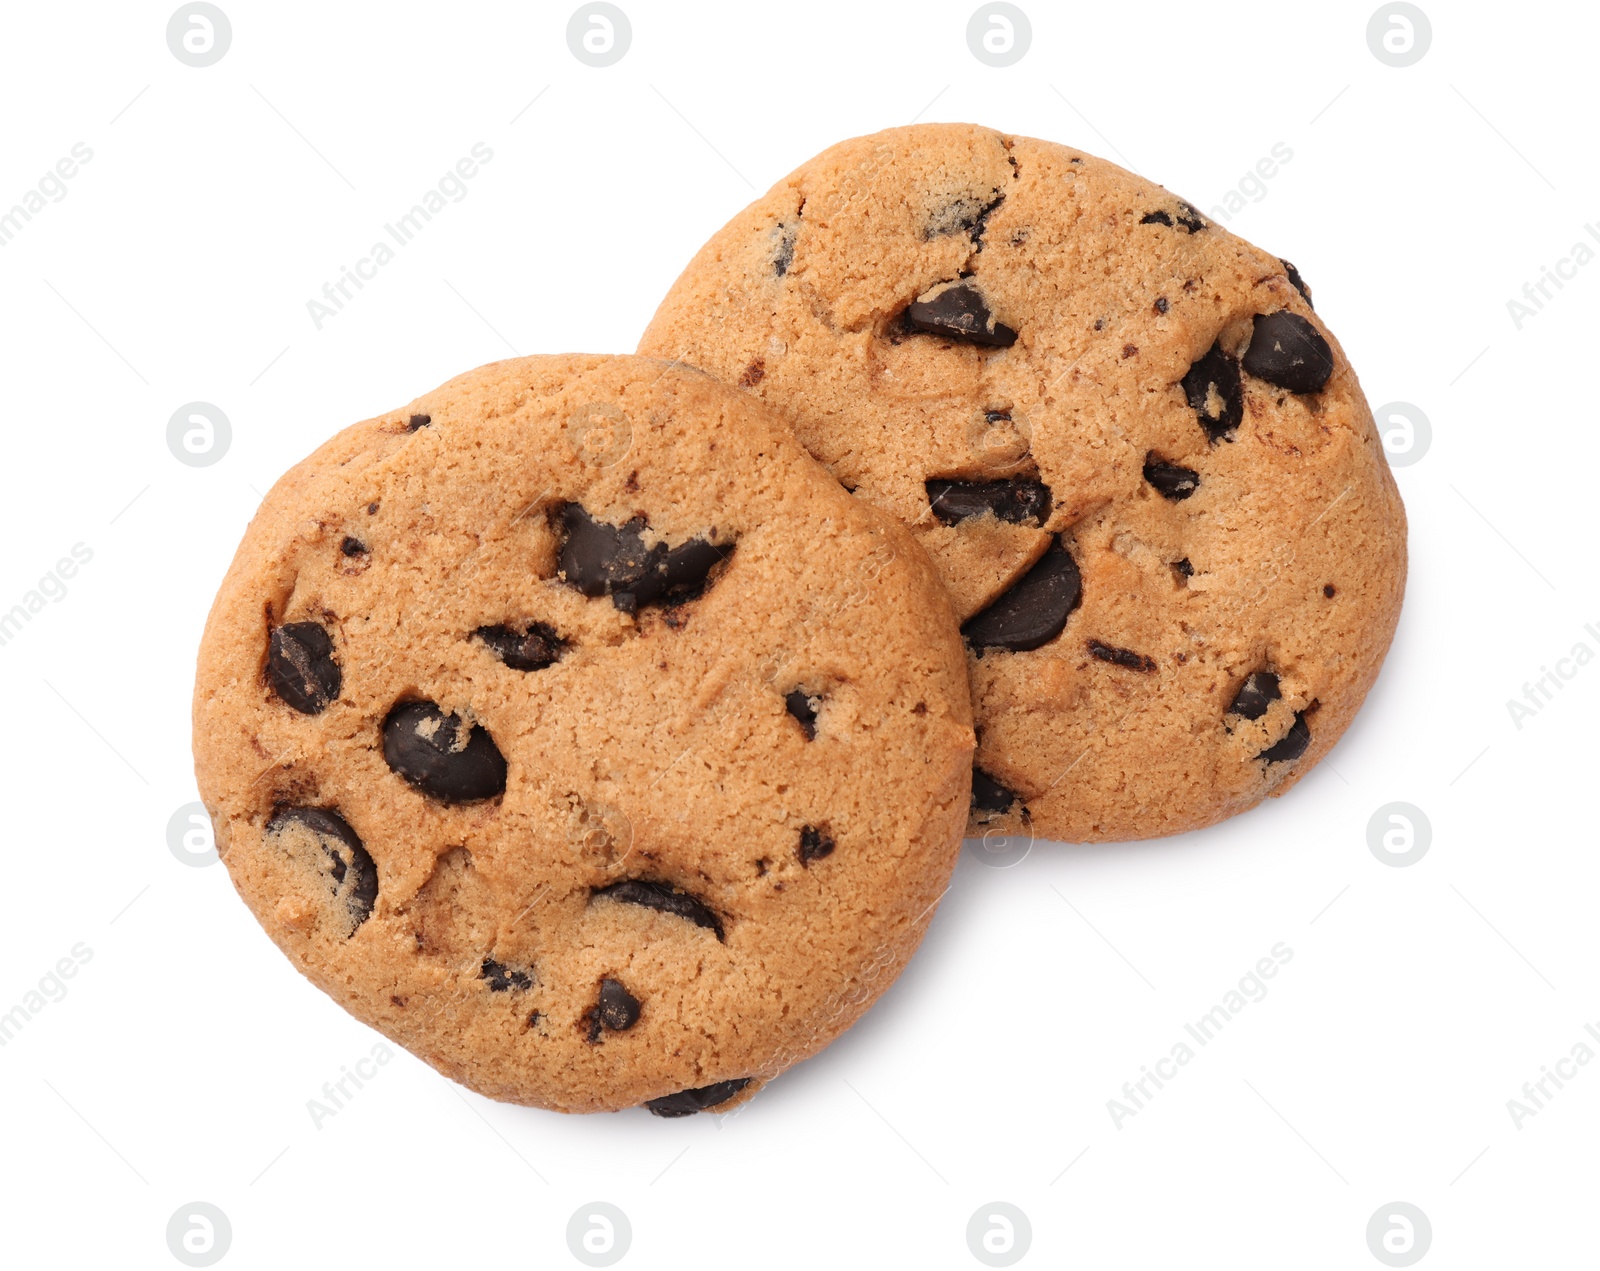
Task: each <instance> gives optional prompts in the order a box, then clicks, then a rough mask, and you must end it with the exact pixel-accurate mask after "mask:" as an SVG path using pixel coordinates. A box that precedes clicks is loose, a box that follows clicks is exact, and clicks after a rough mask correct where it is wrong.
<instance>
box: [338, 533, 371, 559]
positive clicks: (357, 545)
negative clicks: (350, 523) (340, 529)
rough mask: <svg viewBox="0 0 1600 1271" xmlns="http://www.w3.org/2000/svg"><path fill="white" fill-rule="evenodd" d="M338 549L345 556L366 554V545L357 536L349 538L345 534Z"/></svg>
mask: <svg viewBox="0 0 1600 1271" xmlns="http://www.w3.org/2000/svg"><path fill="white" fill-rule="evenodd" d="M339 550H340V551H341V552H343V553H344V554H345V555H346V556H365V555H366V554H367V545H366V544H365V543H363V542H362V541H361V540H360V539H359V538H351V537H350V536H349V535H348V534H346V535H345V536H344V542H342V543H340V544H339Z"/></svg>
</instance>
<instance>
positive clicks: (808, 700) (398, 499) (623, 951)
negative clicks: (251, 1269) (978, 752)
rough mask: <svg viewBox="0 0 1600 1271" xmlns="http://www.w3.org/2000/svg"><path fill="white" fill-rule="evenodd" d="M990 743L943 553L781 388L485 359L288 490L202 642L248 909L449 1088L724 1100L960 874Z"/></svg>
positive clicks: (206, 778)
mask: <svg viewBox="0 0 1600 1271" xmlns="http://www.w3.org/2000/svg"><path fill="white" fill-rule="evenodd" d="M972 746H973V734H972V719H971V709H970V705H969V698H968V689H967V682H966V668H965V662H964V655H963V652H962V648H961V644H960V638H959V636H958V634H957V630H956V623H955V618H954V615H953V614H952V612H951V610H950V607H949V604H948V602H947V601H946V600H945V599H944V596H943V592H942V589H941V588H940V586H939V584H938V581H937V579H936V577H935V575H934V573H933V571H932V569H931V568H930V566H929V564H928V561H927V559H926V557H925V556H924V554H923V553H922V552H921V551H920V550H919V549H917V548H916V547H915V545H914V544H913V542H912V540H911V538H910V536H909V535H908V534H906V532H905V531H904V530H903V529H902V528H901V527H900V526H899V525H897V524H895V523H894V522H893V520H892V519H891V518H889V517H887V516H884V515H883V514H881V513H879V512H878V511H876V510H875V509H873V508H871V507H869V506H867V505H865V504H862V503H861V502H859V501H857V500H854V499H852V498H851V497H850V496H849V495H848V494H847V493H846V492H845V491H844V490H842V489H841V488H840V487H839V486H838V485H837V484H836V483H835V482H834V481H833V480H832V479H830V478H829V477H828V475H827V474H826V473H825V472H824V471H823V470H822V469H821V468H820V467H819V466H818V465H816V464H815V463H814V462H813V461H812V460H811V459H810V458H808V457H807V456H806V455H805V453H804V452H803V451H802V450H801V449H800V447H799V446H797V445H796V444H795V442H794V441H793V439H792V438H791V437H789V436H788V435H787V433H786V432H784V430H783V429H782V428H781V427H780V426H776V425H774V424H773V423H771V422H770V419H769V413H768V411H767V410H766V408H764V407H762V406H761V405H760V404H759V403H758V402H756V401H755V400H754V399H752V398H750V397H748V396H747V395H745V394H742V393H738V392H736V391H734V390H732V389H730V388H727V387H724V386H723V385H721V384H719V383H717V382H716V381H715V380H713V379H712V378H711V377H709V376H707V375H704V374H702V373H699V372H694V371H690V370H687V369H684V368H681V367H672V366H668V365H665V364H662V363H659V362H652V361H649V360H646V359H642V358H634V357H619V358H605V357H586V356H564V357H536V358H525V359H519V360H514V361H506V362H500V363H496V364H494V365H491V366H485V367H482V368H480V369H478V370H476V371H472V372H470V373H468V374H466V375H462V376H460V377H459V378H457V379H454V380H452V381H450V382H449V383H448V384H445V385H444V386H443V387H441V388H439V389H437V390H435V391H434V392H431V393H427V394H425V395H424V396H422V397H420V398H418V399H417V400H416V401H414V402H412V403H411V404H410V405H408V406H406V407H404V408H402V409H400V410H397V411H391V412H389V413H387V414H384V415H381V416H379V417H377V418H375V419H370V420H368V421H366V422H365V423H360V424H357V425H355V426H354V427H352V428H348V429H346V430H345V431H344V432H342V433H340V434H339V435H337V436H336V437H334V438H333V439H332V440H331V441H329V442H328V443H327V444H326V445H324V446H323V447H321V448H320V449H319V450H318V451H317V452H316V453H315V454H313V455H312V456H311V457H310V458H308V459H306V460H305V461H304V462H303V463H301V464H299V465H298V466H296V467H295V468H293V469H292V470H291V471H290V472H288V473H287V474H286V475H285V476H284V477H283V479H282V480H281V481H279V482H278V484H277V485H276V486H275V487H274V488H273V490H272V492H271V493H270V494H269V495H268V496H267V498H266V500H265V501H264V503H263V504H262V506H261V509H260V511H259V512H258V514H257V515H256V517H255V519H254V521H253V522H252V523H251V525H250V528H249V530H248V532H247V533H246V535H245V537H244V541H243V542H242V543H241V544H240V547H239V549H238V552H237V554H236V556H235V557H234V560H233V564H232V566H231V568H230V569H229V571H228V574H227V577H226V579H225V580H224V582H223V584H222V587H221V590H220V592H219V594H218V596H217V599H216V602H215V605H214V607H213V608H212V611H211V615H210V618H209V620H208V622H207V624H206V629H205V635H204V639H203V642H202V645H201V649H200V656H199V667H198V674H197V678H196V684H195V697H194V749H195V768H196V773H197V775H198V778H199V784H200V791H201V795H202V798H203V799H204V801H205V805H206V807H207V809H208V810H209V811H210V813H211V818H212V823H213V825H214V826H215V829H216V840H217V845H218V850H219V851H220V852H221V854H222V859H223V860H224V862H225V863H226V865H227V868H228V872H229V874H230V875H231V876H232V878H233V882H234V884H235V886H236V887H237V889H238V891H239V893H240V895H241V896H242V897H243V898H244V900H245V902H246V904H247V905H248V906H249V907H250V909H251V910H252V911H253V912H254V914H255V916H256V917H257V919H258V920H259V921H260V923H261V924H262V926H263V927H264V928H265V929H266V931H267V933H268V935H270V936H271V937H272V939H273V940H274V942H276V943H277V945H278V946H279V948H281V949H282V950H283V952H284V953H285V954H287V955H288V957H289V958H290V960H291V961H292V962H293V963H294V964H295V965H296V967H298V968H299V969H300V970H301V971H302V972H303V973H304V974H305V975H306V976H307V977H308V978H309V979H310V980H311V981H312V982H313V983H315V984H316V985H317V986H318V987H319V988H321V989H323V990H324V991H325V992H326V993H328V994H329V995H331V996H332V997H333V998H335V999H336V1000H337V1001H338V1002H340V1003H341V1004H342V1005H343V1006H344V1007H345V1008H346V1009H347V1010H349V1011H350V1012H351V1013H352V1014H354V1015H355V1016H357V1017H358V1018H359V1019H361V1020H363V1021H364V1022H365V1023H367V1024H369V1025H371V1026H372V1027H374V1028H377V1029H379V1030H380V1031H382V1032H383V1033H384V1034H385V1035H387V1036H388V1037H391V1038H393V1039H394V1040H395V1041H397V1042H399V1043H400V1044H401V1045H404V1046H405V1047H407V1048H408V1049H410V1050H412V1051H413V1052H415V1053H416V1054H417V1055H419V1056H420V1057H422V1058H423V1059H425V1060H426V1061H427V1062H429V1063H430V1064H432V1065H433V1066H434V1067H436V1068H437V1069H439V1070H440V1071H441V1072H443V1073H444V1074H446V1075H447V1076H449V1077H451V1078H453V1079H455V1080H457V1081H460V1082H461V1083H463V1084H464V1085H467V1086H470V1087H471V1088H473V1089H474V1090H477V1091H479V1092H480V1093H482V1094H485V1095H488V1096H489V1097H491V1098H495V1099H504V1100H510V1101H513V1102H518V1103H526V1104H534V1105H538V1106H542V1107H546V1108H554V1109H559V1110H562V1111H595V1110H603V1109H615V1108H622V1107H627V1106H631V1105H635V1104H639V1103H649V1104H650V1105H651V1107H652V1110H654V1111H656V1112H658V1113H660V1114H662V1115H668V1116H673V1115H682V1114H685V1113H688V1112H692V1111H696V1110H699V1109H701V1108H706V1107H718V1108H728V1107H732V1106H733V1105H734V1104H736V1103H738V1102H740V1101H742V1100H743V1099H746V1098H748V1097H749V1096H750V1095H751V1094H753V1093H754V1092H755V1091H756V1090H757V1089H759V1088H760V1086H761V1085H762V1083H763V1082H765V1081H768V1080H770V1079H771V1078H772V1077H773V1076H775V1075H776V1074H777V1073H778V1072H780V1071H782V1070H783V1069H784V1068H785V1067H787V1066H788V1065H790V1064H792V1063H794V1062H796V1061H798V1060H800V1059H803V1058H805V1057H806V1056H808V1055H810V1054H812V1053H814V1052H815V1051H817V1050H819V1049H820V1048H822V1047H823V1046H825V1045H826V1044H827V1043H828V1041H829V1040H831V1039H832V1038H833V1037H834V1036H836V1035H837V1034H838V1033H840V1032H841V1031H843V1030H844V1029H845V1028H847V1027H848V1026H849V1025H850V1023H851V1022H852V1021H853V1020H855V1019H856V1017H857V1016H859V1015H860V1014H861V1012H862V1011H864V1010H865V1009H866V1008H867V1007H868V1006H869V1005H870V1004H871V1003H872V1002H873V1001H874V1000H875V999H876V998H877V996H878V995H879V994H880V993H881V992H882V991H883V990H884V989H885V988H886V987H887V986H888V985H889V983H890V982H892V981H893V979H894V977H895V975H896V974H897V973H898V972H899V970H900V968H901V967H902V965H903V964H904V963H905V961H906V959H907V958H908V957H909V956H910V954H911V953H912V951H913V950H914V949H915V947H916V945H917V943H918V941H919V940H920V939H921V937H922V934H923V932H924V931H925V930H926V928H927V925H928V922H929V920H930V917H931V915H932V912H933V909H934V906H935V904H936V903H937V901H938V898H939V896H940V895H941V894H942V892H943V890H944V888H945V886H946V884H947V880H948V877H949V874H950V872H951V869H952V868H953V865H954V862H955V856H956V853H957V852H958V851H959V846H960V839H961V830H962V827H963V825H964V824H965V820H966V816H967V804H968V790H969V774H970V769H971V754H972Z"/></svg>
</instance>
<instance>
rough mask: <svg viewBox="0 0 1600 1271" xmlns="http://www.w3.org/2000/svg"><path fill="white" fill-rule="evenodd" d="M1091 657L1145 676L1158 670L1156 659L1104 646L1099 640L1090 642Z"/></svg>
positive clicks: (1113, 646) (1107, 645)
mask: <svg viewBox="0 0 1600 1271" xmlns="http://www.w3.org/2000/svg"><path fill="white" fill-rule="evenodd" d="M1089 655H1090V656H1091V657H1095V658H1098V659H1099V660H1100V661H1102V662H1110V663H1111V664H1112V665H1113V666H1120V667H1125V668H1126V669H1127V670H1130V671H1139V672H1142V673H1144V674H1149V672H1151V671H1153V670H1155V669H1156V660H1155V659H1154V658H1150V657H1146V656H1145V655H1144V654H1142V653H1135V652H1134V651H1133V650H1132V649H1119V648H1117V646H1116V645H1114V644H1104V643H1102V642H1101V641H1099V640H1090V641H1089Z"/></svg>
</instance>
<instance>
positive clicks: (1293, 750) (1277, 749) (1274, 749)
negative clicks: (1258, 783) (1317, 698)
mask: <svg viewBox="0 0 1600 1271" xmlns="http://www.w3.org/2000/svg"><path fill="white" fill-rule="evenodd" d="M1310 744H1311V729H1310V728H1309V727H1307V725H1306V713H1305V712H1304V711H1296V712H1295V715H1294V723H1293V724H1291V725H1290V727H1289V731H1288V732H1287V733H1285V734H1284V735H1283V737H1282V739H1281V740H1279V741H1275V742H1273V743H1272V745H1270V746H1268V747H1267V748H1266V749H1265V750H1263V751H1262V752H1261V753H1260V754H1259V755H1257V756H1256V758H1258V759H1265V760H1266V761H1267V762H1268V763H1289V762H1291V761H1292V760H1295V759H1298V758H1300V756H1301V755H1303V754H1305V753H1306V747H1307V746H1309V745H1310Z"/></svg>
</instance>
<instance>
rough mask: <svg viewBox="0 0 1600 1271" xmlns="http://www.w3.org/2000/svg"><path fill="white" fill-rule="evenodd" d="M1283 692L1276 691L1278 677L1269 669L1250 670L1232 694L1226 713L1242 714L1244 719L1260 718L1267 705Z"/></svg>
mask: <svg viewBox="0 0 1600 1271" xmlns="http://www.w3.org/2000/svg"><path fill="white" fill-rule="evenodd" d="M1282 696H1283V694H1282V693H1280V692H1279V691H1278V677H1277V676H1276V675H1274V674H1273V673H1272V672H1271V671H1252V672H1250V674H1249V675H1248V676H1246V677H1245V681H1244V683H1243V684H1241V685H1240V686H1239V691H1238V692H1237V693H1235V694H1234V695H1233V702H1232V704H1231V705H1230V706H1229V707H1228V714H1230V715H1242V716H1243V717H1244V718H1245V719H1260V718H1261V717H1262V716H1263V715H1265V714H1266V713H1267V707H1268V706H1270V705H1272V703H1273V702H1275V701H1277V700H1278V699H1279V698H1280V697H1282Z"/></svg>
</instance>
